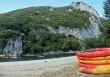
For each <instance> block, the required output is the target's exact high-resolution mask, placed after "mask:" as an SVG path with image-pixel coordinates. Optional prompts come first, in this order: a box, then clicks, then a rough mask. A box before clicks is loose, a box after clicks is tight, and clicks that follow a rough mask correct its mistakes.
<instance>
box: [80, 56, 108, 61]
mask: <svg viewBox="0 0 110 77" xmlns="http://www.w3.org/2000/svg"><path fill="white" fill-rule="evenodd" d="M78 59H79V60H97V61H98V60H110V56H106V57H95V58H88V57H78Z"/></svg>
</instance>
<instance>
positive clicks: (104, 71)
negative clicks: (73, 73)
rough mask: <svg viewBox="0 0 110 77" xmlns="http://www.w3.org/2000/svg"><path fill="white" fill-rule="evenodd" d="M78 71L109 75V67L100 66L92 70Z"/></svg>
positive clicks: (83, 69) (82, 68)
mask: <svg viewBox="0 0 110 77" xmlns="http://www.w3.org/2000/svg"><path fill="white" fill-rule="evenodd" d="M79 70H80V72H82V73H88V74H110V65H101V66H96V67H94V68H87V67H80V68H79Z"/></svg>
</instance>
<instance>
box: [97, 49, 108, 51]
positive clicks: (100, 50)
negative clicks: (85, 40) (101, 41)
mask: <svg viewBox="0 0 110 77" xmlns="http://www.w3.org/2000/svg"><path fill="white" fill-rule="evenodd" d="M106 50H107V51H110V48H96V51H106Z"/></svg>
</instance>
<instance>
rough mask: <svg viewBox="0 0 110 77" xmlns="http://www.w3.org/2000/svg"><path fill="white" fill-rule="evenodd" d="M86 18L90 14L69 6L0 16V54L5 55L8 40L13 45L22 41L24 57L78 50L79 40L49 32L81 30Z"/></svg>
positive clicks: (86, 22) (85, 24)
mask: <svg viewBox="0 0 110 77" xmlns="http://www.w3.org/2000/svg"><path fill="white" fill-rule="evenodd" d="M89 17H90V13H89V12H87V11H81V10H78V9H74V8H73V7H72V6H65V7H50V6H41V7H30V8H24V9H19V10H15V11H11V12H8V13H4V14H1V15H0V47H1V50H3V51H4V47H5V46H6V45H7V44H9V43H10V42H8V41H10V39H12V40H13V41H14V40H16V38H19V37H22V38H21V41H22V44H23V45H22V49H23V51H24V52H25V53H42V52H47V51H68V50H78V49H80V44H79V40H78V38H76V37H75V36H73V35H72V36H71V35H70V36H66V34H60V33H54V32H51V31H50V30H49V28H54V29H57V28H59V27H60V26H61V27H67V28H70V29H73V28H74V29H75V28H77V29H83V28H86V27H87V26H88V25H89V24H90V20H89ZM9 45H11V44H9ZM9 45H7V46H9ZM5 48H7V47H5Z"/></svg>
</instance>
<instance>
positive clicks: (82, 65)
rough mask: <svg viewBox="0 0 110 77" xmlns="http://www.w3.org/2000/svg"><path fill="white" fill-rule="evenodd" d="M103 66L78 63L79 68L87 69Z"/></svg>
mask: <svg viewBox="0 0 110 77" xmlns="http://www.w3.org/2000/svg"><path fill="white" fill-rule="evenodd" d="M103 65H105V64H99V65H95V64H85V63H80V66H81V67H88V68H94V67H96V66H103ZM106 65H109V66H110V64H106Z"/></svg>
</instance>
